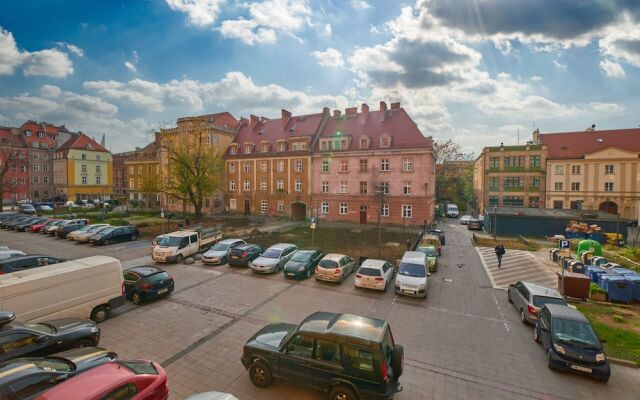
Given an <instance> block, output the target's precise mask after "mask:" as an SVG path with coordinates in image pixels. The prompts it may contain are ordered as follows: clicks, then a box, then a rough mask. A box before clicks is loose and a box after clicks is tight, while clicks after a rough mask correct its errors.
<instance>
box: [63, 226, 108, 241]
mask: <svg viewBox="0 0 640 400" xmlns="http://www.w3.org/2000/svg"><path fill="white" fill-rule="evenodd" d="M106 226H109V224H91V225H84V226H82V227H81V228H80V229H76V230H74V231H71V232H69V233H68V234H67V239H69V240H77V239H78V236H79V235H83V234H85V233H88V234H91V235H93V234H94V233H95V232H97V231H98V230H100V229H102V228H104V227H106Z"/></svg>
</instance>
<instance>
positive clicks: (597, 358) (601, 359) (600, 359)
mask: <svg viewBox="0 0 640 400" xmlns="http://www.w3.org/2000/svg"><path fill="white" fill-rule="evenodd" d="M606 358H607V357H606V356H605V355H604V353H598V354H596V361H604V360H606Z"/></svg>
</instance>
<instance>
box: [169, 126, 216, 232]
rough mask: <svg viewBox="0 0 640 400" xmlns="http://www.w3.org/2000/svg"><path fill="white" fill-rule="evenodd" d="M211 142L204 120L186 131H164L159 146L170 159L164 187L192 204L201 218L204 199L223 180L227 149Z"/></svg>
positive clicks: (171, 194) (196, 217)
mask: <svg viewBox="0 0 640 400" xmlns="http://www.w3.org/2000/svg"><path fill="white" fill-rule="evenodd" d="M212 142H213V141H212V140H211V137H210V132H209V130H208V129H207V127H206V126H205V125H204V124H199V125H196V126H194V127H193V128H192V129H190V130H189V131H186V132H181V133H175V132H169V131H167V132H163V133H162V138H161V145H160V146H161V149H162V151H165V152H166V155H167V159H168V166H167V167H168V177H167V179H166V180H165V182H163V191H164V192H165V193H166V194H167V195H169V196H173V197H175V198H177V199H179V200H182V201H183V202H186V203H188V204H190V205H191V206H193V208H194V214H195V215H194V218H195V220H196V221H200V220H201V219H202V207H203V205H204V202H205V199H206V198H207V197H209V196H211V194H212V193H213V192H215V191H217V190H220V189H222V185H223V184H224V160H223V152H224V149H221V148H219V147H218V146H217V145H215V144H213V143H212Z"/></svg>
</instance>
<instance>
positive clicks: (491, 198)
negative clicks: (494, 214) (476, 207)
mask: <svg viewBox="0 0 640 400" xmlns="http://www.w3.org/2000/svg"><path fill="white" fill-rule="evenodd" d="M499 205H500V204H498V196H489V206H491V207H498V206H499Z"/></svg>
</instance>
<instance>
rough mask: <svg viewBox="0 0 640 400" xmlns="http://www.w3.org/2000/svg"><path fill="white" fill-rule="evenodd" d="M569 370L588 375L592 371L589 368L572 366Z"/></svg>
mask: <svg viewBox="0 0 640 400" xmlns="http://www.w3.org/2000/svg"><path fill="white" fill-rule="evenodd" d="M571 369H575V370H576V371H582V372H588V373H591V372H592V371H593V370H592V369H591V368H587V367H582V366H580V365H572V366H571Z"/></svg>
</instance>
